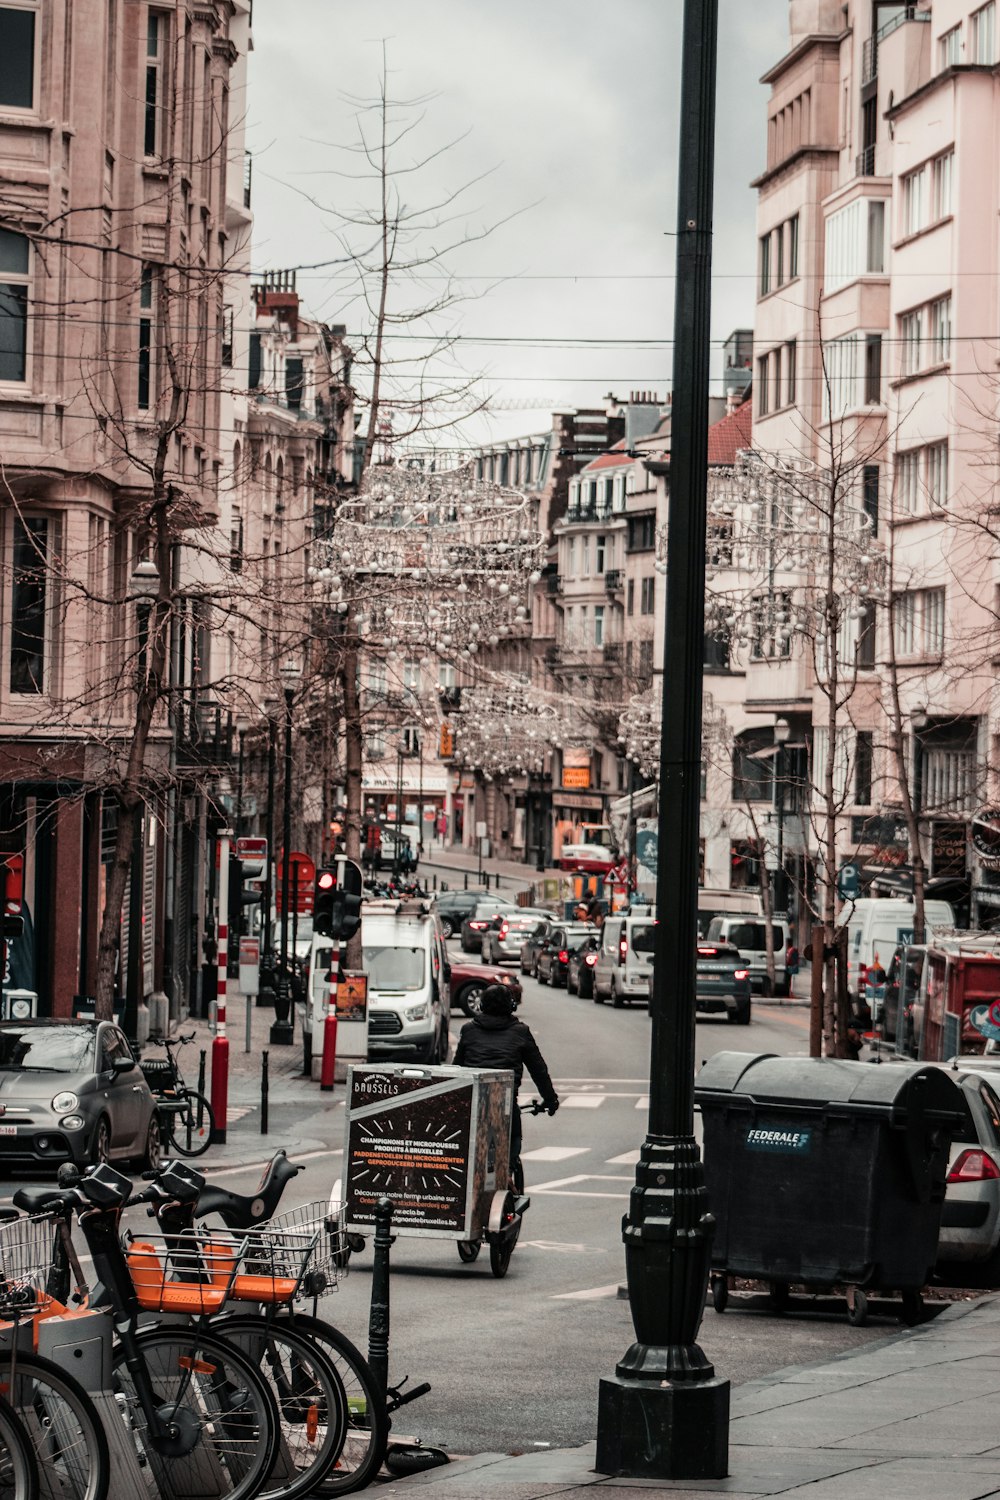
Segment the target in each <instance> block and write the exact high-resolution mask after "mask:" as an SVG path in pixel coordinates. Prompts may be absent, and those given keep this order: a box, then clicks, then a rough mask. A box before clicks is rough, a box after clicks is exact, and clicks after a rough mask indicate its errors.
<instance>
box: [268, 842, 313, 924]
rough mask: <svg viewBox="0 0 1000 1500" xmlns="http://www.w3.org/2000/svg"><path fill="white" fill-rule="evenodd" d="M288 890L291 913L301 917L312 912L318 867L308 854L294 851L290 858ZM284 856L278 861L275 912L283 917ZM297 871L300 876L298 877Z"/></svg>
mask: <svg viewBox="0 0 1000 1500" xmlns="http://www.w3.org/2000/svg"><path fill="white" fill-rule="evenodd" d="M288 863H289V870H288V890H289V895H290V902H289V907H288V909H289V911H297V912H298V913H299V915H300V916H302V915H305V914H307V913H308V912H311V911H312V909H313V898H314V896H315V894H316V891H315V886H316V866H315V864H314V863H313V861H312V860H311V859H310V858H309V856H308V854H302V853H301V852H300V851H299V850H298V849H293V850H292V852H291V854H289V856H288ZM284 867H285V858H284V854H282V857H281V858H280V859H279V860H278V870H277V880H276V887H277V890H276V900H275V910H276V911H277V913H278V916H279V917H280V916H281V897H282V892H283V890H284V883H285V881H284ZM296 871H297V872H298V874H297V875H296Z"/></svg>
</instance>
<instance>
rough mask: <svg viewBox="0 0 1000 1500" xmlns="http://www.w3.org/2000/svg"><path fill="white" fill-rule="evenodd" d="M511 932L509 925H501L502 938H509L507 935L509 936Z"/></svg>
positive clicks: (503, 923)
mask: <svg viewBox="0 0 1000 1500" xmlns="http://www.w3.org/2000/svg"><path fill="white" fill-rule="evenodd" d="M509 931H510V928H509V927H508V926H507V923H506V922H501V923H500V936H501V937H502V938H505V937H506V936H507V934H508V932H509Z"/></svg>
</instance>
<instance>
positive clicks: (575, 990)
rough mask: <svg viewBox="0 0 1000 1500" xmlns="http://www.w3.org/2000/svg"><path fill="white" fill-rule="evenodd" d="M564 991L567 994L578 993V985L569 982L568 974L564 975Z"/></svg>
mask: <svg viewBox="0 0 1000 1500" xmlns="http://www.w3.org/2000/svg"><path fill="white" fill-rule="evenodd" d="M566 993H567V995H576V994H578V993H579V986H578V985H575V984H570V982H569V975H568V974H567V975H566Z"/></svg>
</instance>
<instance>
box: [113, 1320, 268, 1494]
mask: <svg viewBox="0 0 1000 1500" xmlns="http://www.w3.org/2000/svg"><path fill="white" fill-rule="evenodd" d="M135 1347H136V1350H137V1352H138V1354H139V1356H140V1358H141V1359H142V1360H143V1362H144V1363H145V1365H146V1368H147V1370H148V1372H149V1378H150V1380H151V1382H152V1386H153V1390H154V1392H155V1393H156V1400H157V1402H158V1404H159V1410H160V1412H161V1413H162V1415H163V1417H164V1418H165V1420H167V1421H168V1422H170V1423H171V1424H173V1425H175V1426H176V1427H177V1428H178V1429H179V1432H180V1442H179V1443H178V1444H177V1447H178V1448H180V1449H181V1451H179V1452H174V1453H170V1452H164V1451H163V1446H162V1445H161V1444H159V1443H158V1442H157V1441H156V1439H155V1438H154V1437H153V1436H152V1435H151V1433H150V1432H149V1430H148V1425H147V1422H146V1414H145V1412H144V1411H143V1409H142V1406H141V1404H140V1402H139V1398H138V1394H137V1392H136V1389H135V1385H134V1383H133V1379H132V1375H131V1372H130V1371H129V1369H128V1365H127V1364H126V1360H125V1351H124V1349H123V1348H122V1347H121V1345H119V1346H118V1347H117V1348H116V1349H115V1352H114V1365H113V1373H112V1378H113V1381H114V1386H115V1393H116V1395H117V1396H118V1397H119V1400H120V1401H121V1403H122V1405H123V1406H124V1408H125V1412H126V1414H127V1419H128V1421H129V1423H130V1426H131V1431H132V1437H133V1440H134V1442H135V1445H136V1449H137V1451H138V1454H139V1462H140V1465H141V1466H142V1472H143V1479H144V1482H145V1490H144V1493H145V1495H146V1496H148V1497H149V1500H160V1497H161V1496H164V1495H168V1496H172V1497H173V1496H183V1495H192V1496H205V1495H211V1496H212V1497H213V1500H249V1497H251V1496H253V1495H256V1494H257V1492H258V1490H259V1489H260V1488H261V1486H262V1485H263V1484H264V1481H265V1480H266V1478H267V1476H268V1474H270V1472H271V1469H272V1468H273V1466H274V1461H275V1457H276V1456H277V1451H278V1412H277V1408H276V1406H275V1403H274V1397H273V1396H272V1395H271V1392H270V1390H269V1388H268V1386H267V1384H266V1382H265V1381H264V1380H263V1378H262V1377H261V1375H260V1373H259V1371H257V1370H256V1369H255V1368H254V1366H253V1364H252V1363H251V1361H250V1360H249V1359H248V1358H247V1356H246V1355H245V1354H243V1353H242V1352H241V1351H240V1350H239V1349H234V1348H233V1347H232V1346H231V1345H230V1344H228V1343H225V1342H224V1341H223V1340H222V1339H221V1338H216V1337H214V1336H213V1335H212V1334H208V1333H204V1332H202V1330H201V1329H198V1328H155V1327H154V1328H146V1329H141V1330H140V1331H139V1332H138V1333H137V1334H136V1335H135ZM116 1500H117V1497H116Z"/></svg>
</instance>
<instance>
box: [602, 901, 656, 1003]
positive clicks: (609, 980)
mask: <svg viewBox="0 0 1000 1500" xmlns="http://www.w3.org/2000/svg"><path fill="white" fill-rule="evenodd" d="M655 925H656V918H655V917H653V916H652V915H647V916H629V917H606V918H605V921H604V927H603V928H602V930H601V946H600V949H599V951H598V954H597V963H596V964H595V965H594V1001H595V1003H596V1004H597V1005H603V1004H604V1002H605V1000H610V1001H611V1002H612V1004H613V1005H624V1004H625V1003H626V1001H632V1000H641V1001H642V1002H643V1004H648V1002H649V983H648V981H649V978H650V975H651V974H652V972H653V936H654V933H653V928H654V927H655Z"/></svg>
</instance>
